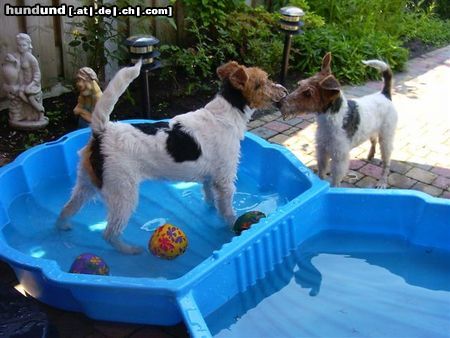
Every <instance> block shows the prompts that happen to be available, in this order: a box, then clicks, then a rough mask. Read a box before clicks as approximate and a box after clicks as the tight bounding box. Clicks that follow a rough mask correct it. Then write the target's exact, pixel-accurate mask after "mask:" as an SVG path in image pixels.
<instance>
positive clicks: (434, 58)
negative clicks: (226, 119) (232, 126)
mask: <svg viewBox="0 0 450 338" xmlns="http://www.w3.org/2000/svg"><path fill="white" fill-rule="evenodd" d="M382 86H383V83H382V81H381V80H380V81H371V82H368V83H366V84H365V85H362V86H345V87H344V92H345V94H346V95H347V97H349V98H352V97H358V96H361V95H366V94H371V93H374V92H376V91H379V90H380V89H381V88H382ZM449 88H450V46H447V47H445V48H442V49H438V50H435V51H433V52H430V53H428V54H425V55H423V56H421V57H418V58H415V59H412V60H410V61H409V62H408V64H407V67H406V70H405V71H404V72H402V73H397V74H395V75H394V95H393V102H394V104H395V106H396V107H397V110H398V112H399V122H398V127H397V131H396V135H395V142H394V152H393V154H392V164H391V174H390V176H389V180H388V183H389V187H390V188H399V189H414V190H419V191H423V192H425V193H427V194H430V195H432V196H436V197H442V198H449V197H450V91H449ZM252 126H257V127H252ZM249 129H250V131H251V132H254V133H255V134H257V135H259V136H261V137H264V138H266V139H267V140H269V141H270V142H274V143H278V144H282V145H284V146H286V147H287V148H289V149H290V150H291V151H292V152H293V153H294V155H296V156H297V157H298V158H299V159H300V160H301V161H302V162H303V163H304V164H305V165H307V166H308V167H310V168H311V169H313V170H316V159H315V146H314V134H315V131H316V124H315V123H314V115H311V114H308V115H304V116H299V117H296V118H294V119H291V120H288V121H283V119H282V118H281V117H280V115H279V113H273V114H270V115H268V116H263V117H261V118H258V119H256V120H254V121H252V122H251V124H250V128H249ZM369 147H370V144H369V142H366V143H364V144H362V145H361V146H359V147H357V148H355V149H353V150H352V151H351V153H350V155H351V161H350V169H351V171H349V174H348V176H347V177H346V178H345V179H344V184H343V186H345V187H355V188H356V187H359V188H372V187H373V186H374V185H375V183H376V179H378V178H379V177H380V175H381V171H382V169H381V160H380V153H379V147H378V149H377V153H376V155H375V158H374V159H373V160H372V161H370V162H369V161H367V160H366V156H367V153H368V152H369Z"/></svg>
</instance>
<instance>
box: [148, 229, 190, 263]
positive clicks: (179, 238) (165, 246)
mask: <svg viewBox="0 0 450 338" xmlns="http://www.w3.org/2000/svg"><path fill="white" fill-rule="evenodd" d="M187 246H188V240H187V237H186V234H185V233H184V232H183V230H181V229H180V228H178V227H176V226H175V225H173V224H170V223H166V224H164V225H161V226H160V227H158V228H157V229H156V230H155V231H154V232H153V235H152V237H151V238H150V241H149V243H148V248H149V250H150V252H151V253H152V254H154V255H155V256H158V257H161V258H164V259H174V258H176V257H178V256H180V255H182V254H183V253H184V252H185V251H186V248H187Z"/></svg>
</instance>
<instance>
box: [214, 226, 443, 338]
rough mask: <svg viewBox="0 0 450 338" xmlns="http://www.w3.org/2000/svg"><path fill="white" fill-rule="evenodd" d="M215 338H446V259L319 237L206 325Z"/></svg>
mask: <svg viewBox="0 0 450 338" xmlns="http://www.w3.org/2000/svg"><path fill="white" fill-rule="evenodd" d="M206 322H207V324H208V326H209V328H210V330H211V332H212V333H213V335H214V336H216V337H447V338H448V337H449V333H450V252H449V251H443V250H438V249H435V248H427V247H421V246H416V245H413V244H411V243H409V242H408V241H406V240H405V239H403V238H400V237H394V236H388V235H380V234H361V233H352V232H342V231H336V230H326V231H323V232H321V233H319V234H317V235H315V236H313V237H311V238H309V239H307V240H306V241H304V242H303V243H302V244H301V245H300V246H299V247H298V248H297V250H296V251H295V252H292V254H291V255H290V256H288V257H287V258H286V259H285V260H284V261H283V263H282V264H279V265H277V266H276V268H275V269H274V270H273V271H271V272H270V273H268V274H267V275H266V277H265V278H264V279H263V280H259V281H258V282H257V283H256V285H253V286H252V287H250V288H249V289H247V291H245V292H244V293H243V294H238V295H237V296H235V297H234V298H233V299H231V300H230V301H229V302H228V303H226V304H225V305H223V306H222V307H221V308H219V309H218V310H216V311H215V312H213V313H212V314H211V315H209V316H208V317H207V318H206Z"/></svg>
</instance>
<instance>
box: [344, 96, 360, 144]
mask: <svg viewBox="0 0 450 338" xmlns="http://www.w3.org/2000/svg"><path fill="white" fill-rule="evenodd" d="M347 104H348V110H347V114H346V115H345V116H344V121H343V123H342V128H343V129H344V130H345V131H346V132H347V137H348V138H349V139H351V138H352V137H353V135H355V133H356V131H357V130H358V126H359V123H360V121H361V117H360V116H359V110H358V105H357V104H356V102H355V101H353V100H348V102H347Z"/></svg>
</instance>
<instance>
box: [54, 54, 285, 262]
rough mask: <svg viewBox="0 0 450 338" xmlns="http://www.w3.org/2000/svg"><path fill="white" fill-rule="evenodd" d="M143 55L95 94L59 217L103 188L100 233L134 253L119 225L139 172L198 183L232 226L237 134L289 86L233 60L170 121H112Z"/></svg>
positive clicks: (64, 221)
mask: <svg viewBox="0 0 450 338" xmlns="http://www.w3.org/2000/svg"><path fill="white" fill-rule="evenodd" d="M140 68H141V63H140V62H139V63H138V64H136V65H135V66H133V67H128V68H124V69H121V70H120V71H119V72H118V73H117V74H116V76H115V77H114V78H113V79H112V80H111V82H110V84H109V85H108V87H107V88H106V90H105V91H104V93H103V96H102V97H101V98H100V100H99V101H98V102H97V104H96V106H95V109H94V112H93V115H92V123H91V128H92V137H91V139H90V141H89V143H88V144H87V146H86V147H84V148H83V149H82V150H81V153H80V154H81V161H80V164H79V167H78V176H77V183H76V185H75V187H74V189H73V192H72V196H71V198H70V200H69V202H67V204H66V205H65V206H64V208H63V210H62V211H61V214H60V216H59V218H58V221H57V225H58V227H59V228H61V229H69V228H70V224H69V222H68V220H69V218H70V217H71V216H72V215H73V214H74V213H76V212H77V211H78V210H79V209H80V208H81V207H82V206H83V204H84V203H85V202H86V201H87V200H88V199H90V198H91V197H93V196H94V195H95V193H96V191H100V193H101V195H102V197H103V199H104V200H105V202H106V205H107V207H108V217H107V221H108V224H107V226H106V229H105V231H104V233H103V237H104V238H105V239H106V240H107V241H108V242H109V243H111V244H112V245H113V246H114V247H115V248H116V249H117V250H119V251H121V252H123V253H127V254H136V253H139V252H141V251H142V249H141V248H139V247H135V246H132V245H130V244H127V243H125V242H124V241H123V239H122V238H121V235H122V232H123V230H124V228H125V227H126V225H127V222H128V220H129V218H130V216H131V214H132V212H133V210H134V208H135V206H136V204H137V201H138V188H139V187H138V186H139V183H140V182H141V181H142V180H144V179H167V180H178V181H195V182H201V183H203V190H204V195H205V200H206V201H208V202H210V203H214V205H215V206H216V208H217V210H218V211H219V213H220V214H221V215H222V216H223V217H224V219H225V220H226V221H227V222H228V223H229V225H230V226H232V224H233V222H234V220H235V218H236V214H235V212H234V210H233V206H232V202H233V195H234V192H235V190H236V188H235V180H236V172H237V166H238V162H239V155H240V141H241V140H242V139H243V138H244V133H245V131H246V126H247V123H248V122H249V120H250V118H251V116H252V114H253V112H254V111H255V109H258V108H263V107H266V106H268V105H269V104H271V103H272V102H278V101H280V100H281V99H282V98H283V97H285V96H286V95H287V90H286V89H285V88H284V87H283V86H281V85H279V84H275V83H273V82H271V81H270V80H269V79H268V76H267V74H266V73H265V72H264V71H262V70H261V69H259V68H255V67H250V68H247V67H245V66H242V65H239V64H238V63H236V62H234V61H232V62H228V63H226V64H224V65H222V66H220V67H219V68H217V75H218V76H219V78H220V79H221V80H222V89H221V91H220V92H219V93H218V94H217V95H216V97H215V98H214V99H213V100H212V101H210V102H209V103H208V104H207V105H206V106H205V107H204V108H201V109H199V110H196V111H193V112H189V113H186V114H183V115H178V116H176V117H174V118H173V119H172V120H170V121H169V122H157V123H144V124H127V123H113V122H110V121H109V115H110V114H111V111H112V109H113V107H114V105H115V104H116V102H117V100H118V98H119V96H120V95H122V93H123V92H124V91H125V89H126V88H127V87H128V85H129V84H130V83H131V82H132V81H133V80H134V79H135V78H136V77H137V76H138V75H139V71H140Z"/></svg>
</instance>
